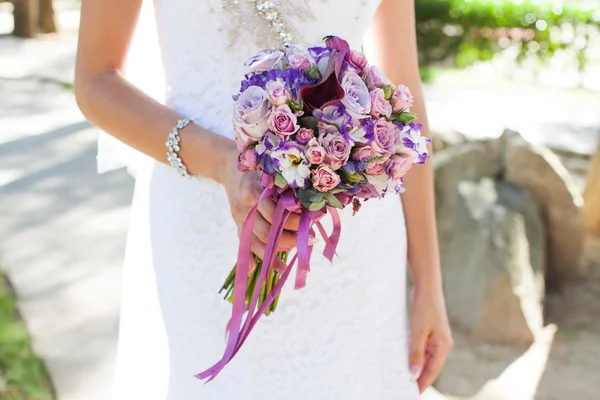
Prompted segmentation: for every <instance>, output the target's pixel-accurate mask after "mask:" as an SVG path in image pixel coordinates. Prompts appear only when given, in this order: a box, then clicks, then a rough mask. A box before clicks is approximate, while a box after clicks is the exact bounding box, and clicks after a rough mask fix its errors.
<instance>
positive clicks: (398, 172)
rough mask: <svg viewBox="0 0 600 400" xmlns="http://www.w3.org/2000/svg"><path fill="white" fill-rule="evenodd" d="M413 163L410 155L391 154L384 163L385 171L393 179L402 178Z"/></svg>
mask: <svg viewBox="0 0 600 400" xmlns="http://www.w3.org/2000/svg"><path fill="white" fill-rule="evenodd" d="M412 165H413V160H412V158H411V156H409V155H407V154H392V156H391V157H390V159H389V160H388V161H387V162H386V164H385V172H387V174H388V176H389V177H390V178H392V179H393V180H395V181H399V180H400V179H402V177H403V176H404V175H406V173H407V172H408V170H409V169H410V167H412Z"/></svg>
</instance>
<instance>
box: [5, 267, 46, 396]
mask: <svg viewBox="0 0 600 400" xmlns="http://www.w3.org/2000/svg"><path fill="white" fill-rule="evenodd" d="M0 399H6V400H52V399H54V395H53V391H52V387H51V385H50V380H49V378H48V374H47V372H46V369H45V367H44V364H43V363H42V362H41V361H40V360H39V359H38V358H37V357H36V356H35V355H34V354H33V351H32V349H31V341H30V337H29V333H28V332H27V327H26V326H25V324H24V323H23V321H21V319H20V318H19V314H18V312H17V309H16V299H15V296H14V293H13V292H12V291H11V290H10V286H9V284H8V281H7V280H6V278H5V277H4V276H2V275H1V274H0Z"/></svg>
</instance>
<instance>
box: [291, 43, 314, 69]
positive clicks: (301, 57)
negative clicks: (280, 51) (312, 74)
mask: <svg viewBox="0 0 600 400" xmlns="http://www.w3.org/2000/svg"><path fill="white" fill-rule="evenodd" d="M286 56H287V59H288V62H289V63H290V67H292V68H294V69H302V70H305V71H310V70H311V68H312V66H313V65H314V60H313V58H312V56H311V55H310V53H309V52H308V50H307V49H306V48H304V47H301V46H288V47H287V51H286Z"/></svg>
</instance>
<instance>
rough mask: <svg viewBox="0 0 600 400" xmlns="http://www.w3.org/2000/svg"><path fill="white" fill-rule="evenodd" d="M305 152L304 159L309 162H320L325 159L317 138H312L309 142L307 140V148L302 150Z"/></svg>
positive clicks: (323, 150)
mask: <svg viewBox="0 0 600 400" xmlns="http://www.w3.org/2000/svg"><path fill="white" fill-rule="evenodd" d="M304 153H305V154H306V159H307V160H308V161H310V163H311V164H321V163H322V162H323V160H324V159H325V149H324V148H323V147H321V146H319V143H318V142H317V139H315V138H312V139H311V141H310V142H308V148H307V149H306V150H305V151H304Z"/></svg>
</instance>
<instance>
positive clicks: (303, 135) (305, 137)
mask: <svg viewBox="0 0 600 400" xmlns="http://www.w3.org/2000/svg"><path fill="white" fill-rule="evenodd" d="M314 137H315V132H314V131H313V130H312V129H310V128H300V129H298V133H296V141H297V142H298V143H300V144H307V143H308V142H310V140H311V139H314Z"/></svg>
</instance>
